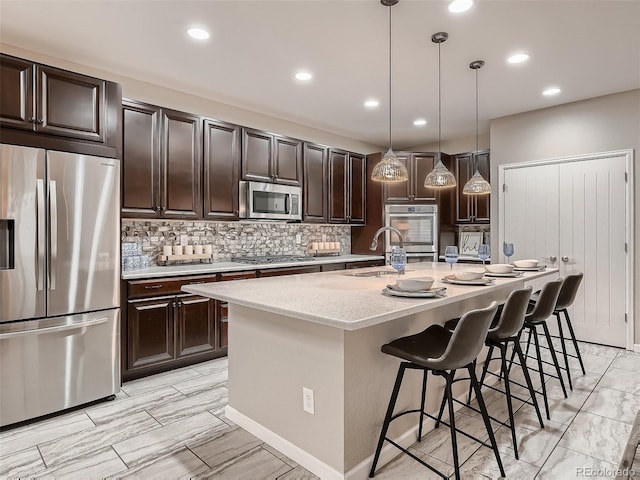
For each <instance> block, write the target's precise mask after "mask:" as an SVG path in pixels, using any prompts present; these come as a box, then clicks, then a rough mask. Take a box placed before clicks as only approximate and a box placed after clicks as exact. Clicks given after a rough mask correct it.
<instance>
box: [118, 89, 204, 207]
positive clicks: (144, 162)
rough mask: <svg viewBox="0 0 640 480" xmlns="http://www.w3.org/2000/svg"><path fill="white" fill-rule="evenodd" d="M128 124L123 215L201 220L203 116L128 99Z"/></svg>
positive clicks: (125, 106) (125, 116) (125, 123)
mask: <svg viewBox="0 0 640 480" xmlns="http://www.w3.org/2000/svg"><path fill="white" fill-rule="evenodd" d="M123 126H124V128H123V158H122V182H123V188H122V196H123V198H122V216H124V217H145V218H148V217H157V218H201V215H202V189H201V188H202V187H201V185H202V126H201V119H200V117H198V116H196V115H192V114H189V113H184V112H178V111H175V110H169V109H165V108H161V107H157V106H154V105H147V104H144V103H139V102H133V101H129V100H127V101H123Z"/></svg>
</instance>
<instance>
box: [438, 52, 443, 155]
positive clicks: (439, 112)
mask: <svg viewBox="0 0 640 480" xmlns="http://www.w3.org/2000/svg"><path fill="white" fill-rule="evenodd" d="M441 45H442V43H438V161H440V160H442V148H441V146H440V142H441V141H442V92H441V88H440V76H441V70H442V68H441V66H440V46H441Z"/></svg>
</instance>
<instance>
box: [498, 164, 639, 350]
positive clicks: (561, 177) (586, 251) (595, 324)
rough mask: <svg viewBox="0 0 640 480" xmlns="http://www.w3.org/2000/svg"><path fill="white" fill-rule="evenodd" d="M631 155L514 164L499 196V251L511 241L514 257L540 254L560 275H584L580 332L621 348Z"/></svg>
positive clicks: (575, 314)
mask: <svg viewBox="0 0 640 480" xmlns="http://www.w3.org/2000/svg"><path fill="white" fill-rule="evenodd" d="M626 160H627V159H626V155H624V154H623V155H619V156H610V157H604V158H602V157H601V156H600V157H598V158H593V159H588V158H587V159H579V160H576V161H564V162H560V161H558V162H555V163H554V162H545V164H541V165H535V164H529V165H523V166H518V165H513V168H505V169H504V177H503V178H504V188H503V192H502V193H501V196H502V198H501V199H500V205H501V206H502V212H501V220H502V228H501V235H500V238H499V240H500V250H502V242H504V241H506V242H511V243H513V244H514V250H515V253H514V255H513V257H512V259H519V258H537V259H539V260H541V261H543V262H544V263H546V264H547V265H549V266H553V267H557V268H559V270H560V275H561V276H565V275H568V274H571V273H578V272H583V273H584V280H583V282H582V285H581V288H580V290H579V292H578V296H577V298H576V301H575V302H574V304H573V307H572V308H571V309H570V310H569V315H570V316H571V323H572V324H573V326H574V330H575V333H576V337H578V339H579V340H584V341H587V342H594V343H601V344H604V345H612V346H618V347H625V346H626V330H627V326H626V324H625V311H626V303H625V302H626V290H627V287H626V263H627V257H626V255H627V254H626V252H625V239H626V213H627V212H626V204H627V203H626V196H625V188H626V186H625V172H626V168H627V167H626ZM502 258H503V260H504V257H502ZM554 323H555V322H553V323H550V326H552V325H553V324H554Z"/></svg>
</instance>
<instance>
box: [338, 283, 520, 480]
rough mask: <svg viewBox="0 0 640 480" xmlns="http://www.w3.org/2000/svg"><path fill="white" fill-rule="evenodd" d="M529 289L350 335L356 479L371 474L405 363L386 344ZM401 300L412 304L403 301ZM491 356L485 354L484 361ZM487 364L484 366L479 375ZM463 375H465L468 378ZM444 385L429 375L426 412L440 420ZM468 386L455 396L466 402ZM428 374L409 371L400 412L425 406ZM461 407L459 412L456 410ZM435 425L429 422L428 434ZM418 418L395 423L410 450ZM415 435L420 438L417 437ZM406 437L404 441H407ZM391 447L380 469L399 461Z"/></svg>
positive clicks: (349, 453) (349, 463)
mask: <svg viewBox="0 0 640 480" xmlns="http://www.w3.org/2000/svg"><path fill="white" fill-rule="evenodd" d="M522 287H523V283H522V282H512V283H511V284H509V285H505V286H504V287H503V288H498V289H495V290H493V291H489V292H486V293H485V294H483V295H478V296H477V297H473V298H469V299H465V300H461V301H459V302H456V303H452V304H448V305H444V306H441V307H437V308H434V309H432V310H425V311H423V312H420V313H417V314H414V315H410V316H407V317H404V318H400V319H396V320H392V321H389V322H386V323H383V324H379V325H374V326H372V327H367V328H363V329H361V330H355V331H347V332H345V386H344V391H345V413H344V417H345V427H344V434H345V438H344V444H345V472H349V471H352V470H354V469H355V471H354V472H352V473H355V477H359V476H361V475H360V474H361V473H364V472H366V471H368V469H369V468H370V467H371V461H372V458H373V454H374V452H375V448H376V442H377V440H378V436H379V435H380V429H381V427H382V422H383V420H384V415H385V413H386V409H387V405H388V403H389V398H390V396H391V391H392V389H393V384H394V381H395V377H396V374H397V372H398V366H399V365H400V362H401V360H400V359H398V358H395V357H393V356H390V355H386V354H384V353H382V352H381V351H380V348H381V347H382V345H384V344H385V343H388V342H390V341H391V340H394V339H396V338H400V337H403V336H406V335H413V334H415V333H419V332H421V331H422V330H424V329H426V328H427V327H429V326H430V325H433V324H440V325H442V324H444V323H445V322H446V321H447V320H449V319H451V318H456V317H460V316H461V315H462V314H464V313H465V312H468V311H469V310H473V309H476V308H484V307H487V306H489V304H490V303H491V302H492V301H494V300H495V301H497V302H504V300H505V299H506V298H507V297H508V296H509V293H510V292H511V291H513V290H516V289H519V288H522ZM398 300H399V301H411V300H407V299H398ZM485 355H486V353H485V351H484V350H483V352H482V353H481V354H480V361H483V360H484V356H485ZM481 368H482V365H481V364H479V365H478V372H479V371H480V370H481ZM462 375H463V374H462V373H460V374H459V376H460V377H462ZM443 385H444V382H443V381H442V378H441V377H435V376H433V375H429V379H428V383H427V403H426V411H428V412H430V413H432V414H434V415H436V414H437V412H438V409H439V407H440V401H441V399H442V392H443ZM468 385H469V383H468V382H460V383H458V384H457V385H455V389H454V394H455V395H457V396H459V398H462V397H463V396H466V392H467V391H468V390H467V389H468ZM421 390H422V372H419V371H409V370H408V371H407V372H406V373H405V379H404V381H403V384H402V389H401V390H400V395H399V397H398V402H397V405H396V408H395V412H400V411H404V410H410V409H417V408H419V406H420V394H421ZM456 408H457V407H456ZM432 425H433V422H431V421H429V419H427V421H425V428H426V429H425V430H424V432H426V431H429V430H430V429H431V428H432ZM417 427H418V414H417V413H416V414H411V415H406V416H404V417H400V418H399V419H398V420H395V421H394V422H393V423H392V424H391V428H390V430H389V437H390V438H394V439H396V440H398V441H399V443H400V444H402V445H404V446H408V445H411V444H413V443H415V441H416V437H417ZM414 430H415V433H414ZM403 438H404V440H403ZM385 446H386V447H387V448H388V449H389V451H390V452H391V455H389V454H384V451H383V455H382V457H381V460H380V462H379V466H380V467H381V466H382V465H384V464H385V463H387V462H388V461H389V460H391V458H393V457H395V456H396V455H397V453H398V450H397V449H395V448H394V447H391V446H390V444H389V443H386V444H385Z"/></svg>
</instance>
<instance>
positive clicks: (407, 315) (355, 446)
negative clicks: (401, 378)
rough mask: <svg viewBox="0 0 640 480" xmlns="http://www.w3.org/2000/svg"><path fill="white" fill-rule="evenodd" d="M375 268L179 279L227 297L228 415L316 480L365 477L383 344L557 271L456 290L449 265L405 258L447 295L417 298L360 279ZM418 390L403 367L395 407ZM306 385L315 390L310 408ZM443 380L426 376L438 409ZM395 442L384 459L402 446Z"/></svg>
mask: <svg viewBox="0 0 640 480" xmlns="http://www.w3.org/2000/svg"><path fill="white" fill-rule="evenodd" d="M456 268H460V269H464V267H463V266H456ZM373 270H385V268H381V267H377V268H369V269H362V270H351V271H346V272H345V271H338V272H327V273H317V274H307V275H293V276H288V277H273V278H262V279H254V280H240V281H236V282H226V283H216V284H204V285H189V286H185V287H183V290H185V291H187V292H189V293H194V294H198V295H203V296H208V297H211V298H216V299H219V300H225V301H227V302H229V404H228V406H227V409H226V415H227V417H228V418H229V419H230V420H232V421H233V422H235V423H236V424H238V425H239V426H241V427H243V428H245V429H246V430H248V431H249V432H251V433H253V434H254V435H256V436H257V437H259V438H261V439H262V440H264V441H265V442H267V443H269V444H270V445H272V446H274V447H275V448H277V449H278V450H280V451H281V452H283V453H284V454H286V455H287V456H289V457H290V458H292V459H294V460H295V461H296V462H298V463H300V464H301V465H302V466H304V467H305V468H307V469H309V470H310V471H312V472H314V473H315V474H317V475H318V476H320V477H321V478H365V477H366V475H367V471H368V469H369V467H370V465H371V459H372V456H373V453H374V450H375V444H376V441H377V437H378V434H379V432H380V426H381V424H382V421H383V418H384V413H385V410H386V406H387V402H388V399H389V395H390V393H391V389H392V386H393V381H394V379H395V374H396V371H397V368H398V360H397V359H395V358H393V357H390V356H388V355H385V354H383V353H381V352H380V347H381V346H382V345H383V344H384V343H387V342H389V341H390V340H393V339H395V338H398V337H401V336H405V335H408V334H413V333H417V332H419V331H422V330H424V329H425V328H427V327H428V326H429V325H432V324H435V323H438V324H443V323H444V322H445V321H447V320H448V319H450V318H454V317H459V316H460V315H462V314H463V313H465V312H466V311H468V310H471V309H474V308H480V307H485V306H487V305H488V304H489V303H490V302H491V301H494V300H496V301H504V300H505V299H506V298H507V296H508V295H509V293H510V292H511V291H512V290H515V289H518V288H522V287H523V286H526V285H532V286H533V287H534V289H538V288H540V287H541V286H542V284H544V283H545V282H546V281H549V280H551V279H553V278H555V277H556V276H557V270H555V269H547V270H545V271H542V272H527V273H525V274H524V275H523V276H522V277H518V278H497V279H495V282H494V284H493V285H489V286H462V285H452V284H444V283H442V281H441V279H442V278H443V277H444V276H445V275H446V274H447V273H449V267H448V266H447V265H445V264H437V263H433V264H431V263H426V264H410V265H409V266H408V267H407V273H406V277H407V278H410V277H420V276H432V277H434V278H435V279H436V283H435V284H434V287H437V286H446V287H447V295H446V296H445V297H442V298H433V299H418V298H398V297H389V296H386V295H383V294H382V289H383V288H384V287H385V286H386V285H387V284H389V283H394V282H395V278H396V275H384V276H381V277H367V276H359V275H360V274H362V273H366V272H368V271H373ZM388 270H390V269H388ZM410 374H414V375H413V377H412V376H410ZM412 379H413V381H412ZM438 380H439V379H438ZM420 387H421V376H420V374H419V373H418V372H408V374H407V379H406V380H405V383H404V384H403V388H402V390H401V392H400V396H399V398H398V402H397V407H396V409H397V410H400V409H405V408H408V407H409V406H411V407H412V408H415V405H417V402H419V395H420ZM303 388H306V389H310V390H312V391H313V399H312V400H309V399H308V398H307V402H305V403H306V404H307V405H306V407H307V410H312V412H311V413H310V412H308V411H305V410H304V408H303V407H305V405H304V403H303ZM441 388H442V384H438V382H437V381H431V382H430V384H429V393H428V402H427V405H426V409H427V410H430V411H436V410H437V406H438V405H439V398H440V396H439V395H438V390H439V389H441ZM427 428H429V425H427ZM416 430H417V421H416V418H415V416H406V417H402V418H401V419H398V420H397V421H396V422H394V424H393V425H392V428H391V429H390V433H389V435H390V436H391V437H395V438H396V439H397V440H398V442H399V443H400V444H403V445H410V444H412V443H413V442H414V441H415V438H416V435H415V431H416ZM391 448H392V447H390V446H389V445H387V446H386V449H384V450H383V453H382V456H381V461H380V465H383V464H384V463H385V462H387V461H388V460H390V459H391V458H393V456H395V455H396V454H397V453H398V452H397V450H395V449H393V450H392V449H391Z"/></svg>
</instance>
